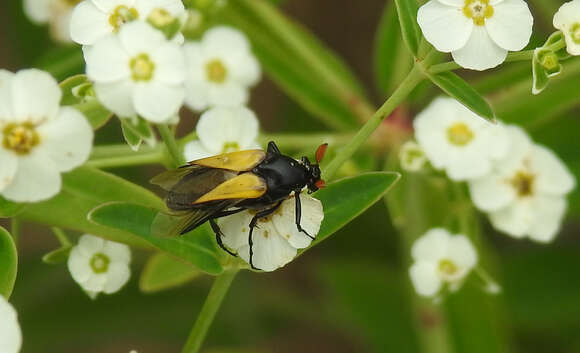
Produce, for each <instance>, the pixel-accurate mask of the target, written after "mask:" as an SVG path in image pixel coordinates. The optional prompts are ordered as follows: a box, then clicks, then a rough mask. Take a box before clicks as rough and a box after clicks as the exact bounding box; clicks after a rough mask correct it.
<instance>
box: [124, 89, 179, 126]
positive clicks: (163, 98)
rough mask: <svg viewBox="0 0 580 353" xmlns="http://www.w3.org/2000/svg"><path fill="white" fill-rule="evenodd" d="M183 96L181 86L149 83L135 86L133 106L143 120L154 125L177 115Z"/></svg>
mask: <svg viewBox="0 0 580 353" xmlns="http://www.w3.org/2000/svg"><path fill="white" fill-rule="evenodd" d="M184 96H185V93H184V92H183V87H182V86H176V85H168V84H164V83H162V82H159V81H151V82H148V83H146V84H138V85H136V86H135V95H134V96H133V104H134V106H135V110H136V111H137V113H138V114H139V115H140V116H142V117H143V118H145V119H147V120H149V121H151V122H154V123H162V122H165V121H167V120H168V119H170V118H172V117H173V116H175V115H176V114H177V112H178V111H179V108H181V105H182V104H183V99H184Z"/></svg>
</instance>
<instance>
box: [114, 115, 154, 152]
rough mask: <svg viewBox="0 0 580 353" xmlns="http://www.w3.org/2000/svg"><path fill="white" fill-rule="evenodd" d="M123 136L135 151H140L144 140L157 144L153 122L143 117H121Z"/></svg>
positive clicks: (150, 143)
mask: <svg viewBox="0 0 580 353" xmlns="http://www.w3.org/2000/svg"><path fill="white" fill-rule="evenodd" d="M120 120H121V128H122V130H123V137H124V138H125V141H126V142H127V144H128V145H129V146H130V147H131V149H132V150H133V151H138V150H139V147H141V143H142V142H146V143H147V144H148V145H150V146H152V145H155V136H154V135H153V128H152V127H151V124H149V122H147V121H146V120H145V119H142V118H135V119H133V118H121V119H120Z"/></svg>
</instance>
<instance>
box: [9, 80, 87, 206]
mask: <svg viewBox="0 0 580 353" xmlns="http://www.w3.org/2000/svg"><path fill="white" fill-rule="evenodd" d="M61 97H62V92H61V90H60V88H59V86H58V83H57V82H56V80H55V79H54V78H52V77H51V76H50V75H49V74H47V73H46V72H43V71H40V70H35V69H32V70H22V71H19V72H17V73H16V74H13V73H11V72H8V71H5V70H0V166H1V167H0V195H2V196H3V197H5V198H7V199H9V200H12V201H16V202H36V201H41V200H46V199H48V198H51V197H53V196H55V195H56V194H57V193H58V192H59V191H60V188H61V175H60V174H61V173H62V172H68V171H70V170H72V169H74V168H76V167H78V166H80V165H81V164H83V163H84V162H85V161H86V160H87V159H88V158H89V154H90V152H91V148H92V144H93V130H92V128H91V126H90V125H89V123H88V122H87V120H86V119H85V117H84V116H83V115H82V114H81V113H80V112H78V111H77V110H75V109H73V108H69V107H60V99H61Z"/></svg>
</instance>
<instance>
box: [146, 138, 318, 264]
mask: <svg viewBox="0 0 580 353" xmlns="http://www.w3.org/2000/svg"><path fill="white" fill-rule="evenodd" d="M327 146H328V144H323V145H321V146H320V147H318V149H317V151H316V162H317V163H316V164H312V163H311V162H310V161H309V160H308V158H307V157H302V159H301V160H300V161H296V160H295V159H293V158H291V157H289V156H286V155H283V154H282V153H281V152H280V150H279V149H278V146H276V144H275V143H274V142H273V141H270V142H269V143H268V150H267V151H263V150H246V151H239V152H232V153H225V154H220V155H217V156H214V157H209V158H204V159H198V160H195V161H192V162H189V163H188V164H187V165H185V166H182V167H181V168H178V169H176V170H170V171H167V172H164V173H162V174H160V175H158V176H156V177H155V178H153V179H152V180H151V183H153V184H156V185H159V186H161V187H162V188H164V189H165V190H167V191H169V193H168V195H167V197H166V205H167V207H168V208H169V210H170V211H172V212H173V214H172V215H167V214H165V213H159V214H158V216H157V218H156V220H155V221H154V223H153V226H152V227H153V229H152V230H153V233H154V234H157V233H161V234H165V235H177V234H185V233H187V232H189V231H191V230H193V229H195V228H196V227H198V226H200V225H201V224H203V223H205V222H207V221H209V222H210V225H211V227H212V229H213V231H214V233H215V234H216V240H217V243H218V244H219V246H220V247H221V248H222V249H224V250H225V251H226V252H228V253H229V254H231V255H234V256H235V254H234V253H232V252H231V251H230V250H228V249H227V248H226V247H225V246H224V245H223V243H222V237H223V236H224V235H223V233H222V231H221V230H220V227H219V226H218V224H217V223H216V221H215V220H216V219H217V218H221V217H225V216H229V215H233V214H235V213H238V212H242V211H244V210H253V211H255V212H256V213H255V215H254V216H253V217H252V219H251V221H250V224H249V225H248V226H249V233H248V245H249V248H250V261H249V262H250V266H252V268H254V269H257V268H256V267H255V266H254V264H253V261H252V255H253V249H252V246H253V240H252V233H253V231H254V228H255V227H256V224H257V223H258V221H259V220H260V219H263V218H266V217H268V216H269V215H271V214H273V213H274V212H275V211H276V210H277V209H278V208H279V207H280V205H281V204H282V202H283V201H284V200H286V199H288V197H289V196H290V194H291V193H292V192H294V195H295V196H296V197H294V200H296V201H295V203H296V212H295V214H296V219H295V221H296V227H297V229H298V231H299V232H301V233H304V234H306V235H307V236H308V237H310V238H311V239H314V237H313V236H312V235H310V234H308V233H307V232H306V231H305V230H304V229H303V228H302V226H301V223H300V219H301V203H300V197H298V195H299V194H300V193H301V192H302V189H303V188H304V187H307V188H308V192H309V193H312V192H315V191H317V190H318V189H320V188H323V187H324V185H325V184H324V181H323V180H322V179H321V178H320V167H319V164H320V161H321V160H322V158H323V157H324V153H325V152H326V148H327Z"/></svg>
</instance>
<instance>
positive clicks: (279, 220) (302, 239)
mask: <svg viewBox="0 0 580 353" xmlns="http://www.w3.org/2000/svg"><path fill="white" fill-rule="evenodd" d="M300 203H301V206H302V212H301V220H300V225H301V226H302V228H303V229H304V230H305V231H306V232H308V234H310V236H312V237H316V235H317V234H318V231H319V230H320V224H321V223H322V219H323V218H324V212H323V211H322V203H321V202H320V201H319V200H317V199H315V198H313V197H311V196H308V195H302V194H300ZM272 223H273V224H274V226H275V227H276V230H277V231H278V233H279V234H280V236H282V237H283V238H285V239H287V240H288V242H289V243H290V245H292V246H293V247H295V248H297V249H304V248H306V247H308V246H309V245H310V243H311V242H312V239H311V238H310V237H309V236H307V235H306V234H304V233H302V232H300V231H298V228H297V226H296V201H295V198H294V197H291V198H288V199H287V200H285V201H284V202H282V205H281V206H280V208H279V209H278V210H277V211H276V212H275V213H274V214H273V215H272Z"/></svg>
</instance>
